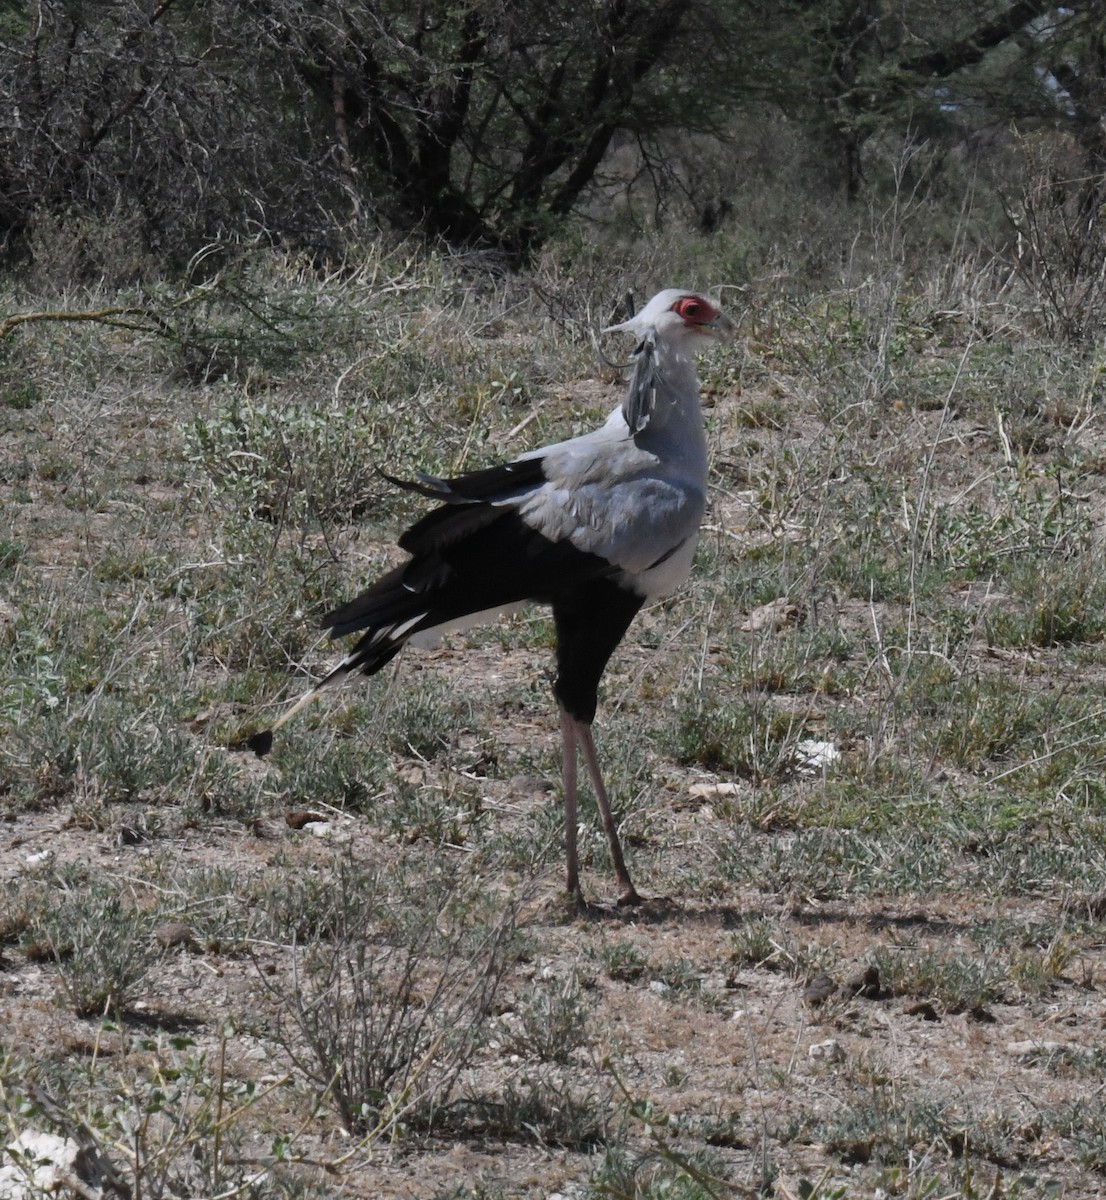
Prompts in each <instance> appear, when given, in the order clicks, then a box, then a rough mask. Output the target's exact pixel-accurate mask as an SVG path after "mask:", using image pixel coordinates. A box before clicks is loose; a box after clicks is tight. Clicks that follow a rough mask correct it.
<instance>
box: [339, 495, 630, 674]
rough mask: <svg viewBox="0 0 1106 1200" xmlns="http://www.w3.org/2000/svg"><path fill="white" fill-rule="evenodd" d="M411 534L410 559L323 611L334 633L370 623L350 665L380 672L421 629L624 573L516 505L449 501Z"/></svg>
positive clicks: (548, 596)
mask: <svg viewBox="0 0 1106 1200" xmlns="http://www.w3.org/2000/svg"><path fill="white" fill-rule="evenodd" d="M415 530H419V531H420V532H419V536H418V538H415V539H409V537H408V534H411V533H413V532H414V531H415ZM408 534H405V535H404V537H403V538H402V539H401V542H400V544H401V545H404V546H405V547H406V548H408V549H410V548H411V546H412V545H417V547H418V549H417V552H416V553H415V555H414V556H413V557H412V558H411V560H410V561H409V562H407V563H404V564H403V565H402V566H399V567H396V568H395V569H394V570H392V571H389V572H388V574H386V575H385V576H383V578H381V579H379V580H378V581H377V582H376V583H375V584H373V586H372V587H370V588H369V589H368V590H367V591H365V592H362V593H361V595H360V596H357V597H356V598H355V599H353V600H351V601H349V602H348V603H347V604H343V605H342V606H341V607H340V608H336V609H335V610H334V611H333V612H331V613H328V614H327V615H326V616H325V617H324V618H323V625H324V626H325V627H326V628H327V629H329V630H330V634H331V637H344V636H345V635H346V634H350V633H360V632H362V631H364V636H363V637H362V638H361V640H360V641H359V642H358V643H357V644H356V645H355V646H354V648H353V650H352V651H351V653H350V655H349V656H348V662H349V670H359V671H363V672H364V673H365V674H367V675H371V674H373V673H374V672H375V671H378V670H379V669H380V668H381V667H382V666H384V664H385V663H386V662H388V661H389V660H390V659H391V658H393V657H394V656H395V655H396V654H397V653H398V652H399V650H400V649H401V648H402V647H403V645H404V644H405V643H406V642H407V641H408V639H409V638H411V637H412V636H413V635H414V634H416V633H418V632H420V631H421V630H424V629H432V628H434V627H435V626H437V625H442V624H444V623H446V622H448V621H455V620H458V619H459V618H463V617H467V616H469V615H471V614H472V613H478V612H483V611H485V610H487V609H496V608H502V607H504V606H506V605H509V604H517V603H518V602H519V601H523V600H537V601H545V602H553V601H555V600H556V599H557V597H559V596H561V595H565V594H567V593H570V592H572V591H573V590H574V589H576V588H579V587H581V586H583V585H584V584H586V583H588V582H589V581H592V580H596V579H601V578H608V577H610V576H613V575H615V574H617V573H618V568H617V567H616V566H614V565H613V564H612V563H609V562H608V561H607V560H606V559H605V558H603V557H601V556H600V555H596V554H588V553H586V552H585V551H583V550H577V549H576V547H575V546H573V545H572V543H571V542H569V541H560V542H554V541H551V540H550V539H549V538H547V537H545V536H544V535H543V534H541V533H538V532H537V530H534V529H531V528H530V526H529V525H527V524H526V523H525V521H523V520H522V518H521V517H520V516H519V515H518V513H517V512H515V511H514V510H513V509H502V508H494V507H492V506H491V505H483V504H473V505H472V506H471V507H469V506H464V507H461V508H458V507H456V506H453V505H448V506H443V507H442V508H438V509H435V510H434V511H433V512H431V513H428V514H427V515H426V516H425V517H423V519H422V520H421V521H420V522H418V524H417V525H416V526H414V527H413V528H412V530H409V531H408Z"/></svg>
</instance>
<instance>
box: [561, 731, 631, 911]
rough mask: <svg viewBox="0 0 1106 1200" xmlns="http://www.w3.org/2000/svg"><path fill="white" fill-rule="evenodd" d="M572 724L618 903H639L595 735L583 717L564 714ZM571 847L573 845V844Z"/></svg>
mask: <svg viewBox="0 0 1106 1200" xmlns="http://www.w3.org/2000/svg"><path fill="white" fill-rule="evenodd" d="M568 719H569V720H570V721H571V722H572V724H573V726H574V727H575V737H576V740H577V741H578V742H579V745H580V749H581V750H583V752H584V762H585V763H587V767H588V774H589V775H590V776H591V785H592V787H593V788H595V802H596V804H598V805H599V816H600V819H601V820H602V822H603V831H604V832H605V833H606V835H607V844H608V845H609V846H610V848H611V863H612V865H613V866H614V873H615V878H616V879H617V880H618V892H619V895H618V903H619V904H640V903H641V897H640V896H639V895H638V892H637V888H635V887H634V884H633V881H632V880H631V879H630V872H629V871H627V870H626V860H625V859H624V858H623V857H622V845H621V843H620V842H619V840H618V829H617V827H616V826H615V823H614V817H613V816H612V815H611V802H610V800H609V799H608V797H607V789H606V787H604V785H603V774H602V772H601V771H600V770H599V756H598V754H596V752H595V739H594V738H593V737H592V736H591V726H590V725H588V724H587V723H586V722H584V721H577V720H576V719H575V718H573V717H569V718H568ZM573 849H575V847H573Z"/></svg>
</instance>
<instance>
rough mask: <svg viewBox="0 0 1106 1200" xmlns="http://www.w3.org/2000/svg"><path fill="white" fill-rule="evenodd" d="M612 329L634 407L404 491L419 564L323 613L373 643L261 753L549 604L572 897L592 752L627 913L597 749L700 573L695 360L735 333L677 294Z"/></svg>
mask: <svg viewBox="0 0 1106 1200" xmlns="http://www.w3.org/2000/svg"><path fill="white" fill-rule="evenodd" d="M604 332H625V333H632V334H633V335H634V337H635V338H636V339H637V346H636V348H635V349H634V352H633V369H632V374H631V377H630V383H629V388H628V390H627V393H626V399H625V400H624V401H623V402H622V404H621V405H620V407H618V408H616V409H615V410H614V412H612V413H611V415H610V417H609V418H608V419H607V421H606V423H605V424H604V425H603V426H602V427H601V428H599V429H597V430H595V431H594V432H593V433H586V434H584V435H583V436H581V437H575V438H571V439H570V440H568V441H566V442H558V443H556V444H555V445H552V446H545V447H543V448H542V449H540V450H531V451H529V452H528V453H526V454H522V455H520V456H519V457H518V458H517V459H515V460H514V461H512V462H507V463H503V464H501V465H499V466H493V467H487V468H485V469H483V470H478V471H471V472H469V473H467V474H465V475H459V476H457V477H456V478H455V479H439V478H437V477H435V476H432V475H425V474H421V473H419V474H418V475H417V476H416V478H415V480H414V481H412V482H405V481H402V480H398V479H392V477H391V476H388V478H389V479H390V481H391V482H392V483H395V484H397V485H398V486H399V487H402V488H406V489H408V490H410V491H414V492H419V493H420V494H422V495H424V496H427V497H429V498H430V499H431V500H434V501H437V504H438V507H436V508H433V509H431V511H430V512H428V513H427V514H426V515H425V516H424V517H422V519H421V520H419V521H417V522H416V523H415V524H414V525H412V526H411V528H410V529H408V530H407V531H406V533H404V534H403V535H402V537H400V539H399V545H400V547H401V548H402V549H404V550H406V551H407V552H408V554H410V556H411V557H410V559H409V560H408V561H407V562H406V563H404V564H403V565H402V566H399V567H396V568H395V570H392V571H389V572H388V573H387V574H386V575H384V576H383V578H381V579H379V580H378V581H377V582H376V583H374V584H373V585H372V587H370V588H369V589H368V590H367V591H365V592H362V593H361V595H360V596H357V597H356V598H355V599H353V600H351V601H350V602H349V603H348V604H343V605H342V606H341V607H340V608H336V609H335V610H334V611H333V612H331V613H328V614H327V615H326V616H325V617H324V618H323V625H324V627H326V628H327V629H329V630H330V635H331V637H335V638H339V637H345V636H346V635H347V634H353V633H359V634H361V637H360V638H359V639H358V641H357V642H356V643H355V645H354V646H353V648H352V649H351V650H350V652H349V653H348V654H347V655H346V657H345V658H344V659H342V661H341V662H340V663H339V664H338V665H337V666H336V667H335V668H334V669H333V670H332V671H331V672H330V674H329V675H327V676H326V677H325V678H324V679H323V681H322V682H321V683H320V684H318V686H317V687H316V688H314V689H313V690H312V691H311V692H309V693H307V695H305V696H304V697H302V698H301V700H300V701H299V702H297V703H296V704H295V705H294V706H293V707H292V708H291V709H290V710H289V711H288V712H287V713H285V715H284V716H283V717H282V718H281V719H280V720H279V721H278V722H277V723H276V724H275V725H274V726H273V729H270V730H265V731H263V732H261V733H257V734H255V735H254V736H253V737H252V738H251V739H250V740H249V745H250V747H251V748H252V749H253V750H255V751H256V752H257V753H258V754H265V753H267V752H268V750H269V749H270V748H271V746H272V734H273V730H274V729H276V728H277V727H279V726H280V725H282V724H283V723H284V722H285V721H286V720H287V719H288V718H289V717H291V716H292V715H293V713H294V712H296V711H297V710H298V709H299V708H300V706H301V705H302V704H304V703H306V702H307V700H308V699H310V698H311V697H312V696H314V695H315V694H316V693H317V692H318V691H319V690H320V689H322V688H324V687H326V686H327V685H328V684H330V683H333V682H335V681H337V680H339V679H341V678H342V677H344V676H346V675H349V674H352V673H353V672H360V673H361V674H364V675H373V674H375V673H376V672H377V671H379V670H380V669H381V667H383V666H384V665H385V664H386V663H387V662H389V661H390V660H391V659H392V658H393V657H395V655H396V654H398V653H399V651H400V650H401V649H402V648H403V647H404V646H405V645H407V644H408V643H411V644H412V645H415V646H418V645H428V644H432V643H433V642H434V641H435V640H436V639H437V637H438V636H439V635H440V634H441V633H443V632H445V631H446V630H447V629H450V628H458V627H462V626H468V625H471V624H473V623H475V622H476V621H479V620H485V619H489V618H491V617H493V616H495V615H496V614H497V613H499V612H502V611H503V610H504V609H508V608H512V607H516V606H518V605H519V604H521V603H524V602H526V601H537V602H539V603H544V604H549V605H550V606H551V607H552V609H553V621H554V625H555V627H556V632H557V677H556V681H555V682H554V684H553V692H554V695H555V696H556V698H557V703H558V706H559V708H560V717H561V740H562V750H563V770H564V809H565V854H566V857H567V866H568V875H567V887H568V891H569V893H570V894H571V895H573V896H574V897H575V898H576V899H577V900H579V899H581V893H580V870H579V861H578V859H577V852H576V771H577V753H578V752H580V753H582V755H583V759H584V763H585V764H586V766H587V771H588V774H589V775H590V776H591V782H592V785H593V787H594V789H595V797H596V802H597V804H598V807H599V814H600V817H601V819H602V822H603V829H604V830H605V832H606V835H607V841H608V843H609V845H610V853H611V861H612V863H613V866H614V872H615V875H616V877H617V879H618V887H619V903H620V904H637V903H640V897H639V895H638V893H637V890H636V889H635V887H634V885H633V882H632V881H631V879H630V874H629V872H628V871H627V869H626V862H625V859H624V858H623V856H622V847H621V845H620V844H619V840H618V830H617V827H616V825H615V821H614V817H613V816H612V815H611V806H610V801H609V800H608V797H607V791H606V788H605V787H604V785H603V777H602V774H601V772H600V769H599V759H598V757H597V755H596V751H595V742H594V740H593V739H592V733H591V725H592V721H593V719H594V717H595V709H596V704H597V693H598V688H599V679H600V677H601V676H602V674H603V671H604V669H605V667H606V665H607V661H608V660H609V659H610V657H611V654H612V653H613V652H614V649H615V647H616V646H617V645H618V643H619V642H620V641H621V640H622V637H623V635H624V634H625V632H626V630H627V628H628V626H629V624H630V622H631V621H632V620H633V617H634V614H635V613H636V612H637V611H638V609H639V608H641V606H642V605H643V604H644V603H645V602H646V601H647V600H652V599H653V598H655V597H658V596H663V595H666V594H667V593H669V592H671V591H672V590H673V589H674V588H676V587H678V586H679V585H680V584H681V583H683V582H684V580H685V579H686V578H687V576H688V573H689V571H690V570H691V560H692V555H693V554H694V551H695V543H696V540H697V538H698V534H699V525H700V522H701V520H702V517H703V511H704V506H705V503H706V490H707V447H706V436H705V433H704V429H703V416H702V412H701V411H700V407H699V381H698V378H697V377H696V374H695V354H696V352H697V351H698V350H700V349H702V348H704V347H705V346H706V345H708V344H709V343H710V342H711V341H713V340H715V339H717V338H719V337H720V336H728V335H730V334H731V333H732V332H733V324H732V322H731V321H730V320H729V318H728V317H726V316H725V315H724V314H723V313H721V312H719V311H718V309H717V308H716V307H715V306H714V304H713V303H712V302H711V301H710V300H708V299H707V298H706V297H704V296H700V295H698V294H696V293H695V292H687V291H681V290H679V289H678V288H669V289H667V290H666V291H663V292H660V293H658V294H657V295H656V296H654V297H653V298H652V300H650V301H649V303H648V304H647V305H646V306H645V307H644V308H643V309H642V310H641V311H640V312H639V313H637V315H636V316H634V317H632V318H631V319H630V320H628V321H624V322H623V323H622V324H620V325H613V326H611V327H610V329H608V330H605V331H604Z"/></svg>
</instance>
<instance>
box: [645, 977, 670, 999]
mask: <svg viewBox="0 0 1106 1200" xmlns="http://www.w3.org/2000/svg"><path fill="white" fill-rule="evenodd" d="M649 990H650V991H651V992H655V993H656V995H658V996H664V995H666V994H667V993H668V992H669V991H670V990H671V989H670V988H669V986H668V984H667V983H665V982H664V980H663V979H653V980H651V981H650V983H649Z"/></svg>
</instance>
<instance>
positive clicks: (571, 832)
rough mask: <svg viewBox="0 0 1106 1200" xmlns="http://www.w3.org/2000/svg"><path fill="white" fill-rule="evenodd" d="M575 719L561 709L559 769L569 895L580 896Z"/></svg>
mask: <svg viewBox="0 0 1106 1200" xmlns="http://www.w3.org/2000/svg"><path fill="white" fill-rule="evenodd" d="M576 736H577V724H576V721H575V720H574V719H573V718H572V717H570V716H569V715H568V713H567V712H565V710H564V709H563V708H562V709H561V753H562V763H561V769H562V772H563V778H564V793H565V860H566V862H567V863H568V880H567V882H566V884H565V886H566V887H567V889H568V893H569V895H570V896H575V897H577V899H579V897H580V894H581V893H580V863H579V860H578V858H577V856H576Z"/></svg>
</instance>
